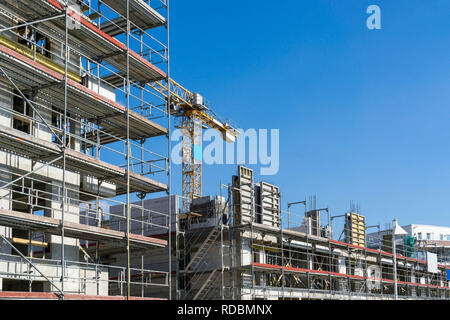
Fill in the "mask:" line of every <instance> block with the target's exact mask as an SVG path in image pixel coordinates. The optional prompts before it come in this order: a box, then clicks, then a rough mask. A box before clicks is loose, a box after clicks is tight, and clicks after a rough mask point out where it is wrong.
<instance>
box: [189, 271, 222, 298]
mask: <svg viewBox="0 0 450 320" xmlns="http://www.w3.org/2000/svg"><path fill="white" fill-rule="evenodd" d="M218 271H219V270H218V269H214V270H213V271H212V272H211V273H210V274H209V276H208V278H207V279H206V281H205V282H204V283H203V285H202V286H201V287H200V289H199V290H198V291H197V293H196V294H195V296H194V298H193V300H204V299H205V298H206V296H207V294H208V292H209V290H210V289H211V287H212V285H213V284H214V282H215V281H216V280H217V278H216V274H217V272H218Z"/></svg>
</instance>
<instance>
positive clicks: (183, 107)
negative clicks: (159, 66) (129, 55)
mask: <svg viewBox="0 0 450 320" xmlns="http://www.w3.org/2000/svg"><path fill="white" fill-rule="evenodd" d="M149 86H150V87H151V88H153V89H154V90H156V91H157V92H159V93H160V94H162V95H163V96H164V97H166V99H167V98H168V97H169V93H170V100H171V101H170V102H171V111H170V112H171V114H173V115H174V116H176V117H180V118H181V129H182V133H183V141H182V193H183V210H184V211H185V212H187V211H189V204H190V203H191V201H192V200H193V199H196V198H200V197H201V196H202V160H203V159H202V129H203V127H204V126H207V127H210V128H213V129H215V130H217V131H219V132H220V133H221V134H222V137H223V139H224V140H225V141H227V142H231V143H233V142H235V141H236V138H237V137H238V135H239V132H238V131H237V130H236V129H235V128H233V127H232V126H231V125H229V124H227V123H224V122H222V121H221V120H219V119H218V117H217V116H216V115H215V113H214V112H213V111H212V110H210V109H209V108H208V107H207V106H206V104H205V103H204V101H203V98H202V96H201V95H200V94H198V93H192V92H190V91H189V90H187V89H185V88H184V87H182V86H181V85H179V84H178V83H177V82H175V81H174V80H172V79H171V80H170V81H169V83H168V85H167V82H165V81H157V82H153V83H150V84H149Z"/></svg>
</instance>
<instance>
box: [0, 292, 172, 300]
mask: <svg viewBox="0 0 450 320" xmlns="http://www.w3.org/2000/svg"><path fill="white" fill-rule="evenodd" d="M8 299H11V300H58V299H59V295H58V294H57V293H52V292H24V291H0V300H8ZM64 300H114V301H116V300H127V297H123V296H94V295H84V294H73V293H66V294H64ZM130 300H167V299H161V298H147V297H130Z"/></svg>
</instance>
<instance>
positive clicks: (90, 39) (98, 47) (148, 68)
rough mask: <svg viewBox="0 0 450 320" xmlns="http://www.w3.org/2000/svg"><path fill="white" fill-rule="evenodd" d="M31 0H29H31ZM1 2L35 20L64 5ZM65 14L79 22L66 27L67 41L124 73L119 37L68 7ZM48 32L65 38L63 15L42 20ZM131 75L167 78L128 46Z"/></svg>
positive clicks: (48, 0)
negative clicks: (61, 17) (112, 35)
mask: <svg viewBox="0 0 450 320" xmlns="http://www.w3.org/2000/svg"><path fill="white" fill-rule="evenodd" d="M30 2H31V3H30ZM3 5H4V6H7V8H8V10H13V12H15V14H17V15H18V16H19V17H20V18H21V19H24V20H25V21H36V20H38V19H40V18H42V17H47V16H49V15H51V14H58V13H59V14H61V13H63V10H64V8H63V6H62V5H61V4H60V3H59V2H58V1H56V0H26V1H25V0H14V1H13V0H5V3H4V4H3ZM68 15H69V16H70V17H71V18H73V19H74V20H75V21H76V22H77V23H79V25H77V27H76V28H75V27H71V28H70V29H69V42H70V45H71V46H72V47H74V48H75V49H76V50H78V51H79V52H81V53H82V54H84V55H86V56H87V57H88V58H91V59H97V60H98V61H104V62H106V63H108V64H109V65H111V66H113V67H114V68H115V69H117V70H118V72H120V73H126V49H127V48H126V46H125V45H124V44H123V43H122V42H120V41H119V40H117V39H115V38H113V37H111V36H110V35H108V34H106V33H105V32H103V31H102V30H100V29H99V28H98V27H97V26H96V25H95V24H94V23H93V22H92V21H90V20H89V19H88V18H86V17H85V16H83V15H80V14H79V13H77V12H75V11H74V10H71V9H69V10H68ZM41 26H42V27H43V26H45V27H46V28H47V29H48V32H49V33H51V34H52V35H53V36H54V37H57V38H58V40H59V41H64V34H65V31H64V30H65V23H64V20H63V19H53V20H49V21H46V22H43V23H42V24H41ZM128 52H129V55H130V65H129V74H130V79H131V80H132V81H135V82H143V83H148V82H154V81H158V80H163V79H165V78H166V74H165V72H163V71H162V70H160V69H159V68H157V67H156V66H155V65H153V64H152V63H151V62H150V61H148V60H146V59H145V58H143V57H142V56H140V55H139V54H137V53H136V52H134V51H133V50H129V51H128Z"/></svg>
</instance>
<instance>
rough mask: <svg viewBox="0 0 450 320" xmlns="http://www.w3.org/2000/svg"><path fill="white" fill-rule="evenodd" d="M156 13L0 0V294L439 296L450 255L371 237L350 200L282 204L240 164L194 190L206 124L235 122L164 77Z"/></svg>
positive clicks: (136, 0) (51, 0)
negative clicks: (174, 179) (177, 187)
mask: <svg viewBox="0 0 450 320" xmlns="http://www.w3.org/2000/svg"><path fill="white" fill-rule="evenodd" d="M168 12H169V4H168V0H154V1H149V0H145V1H144V0H83V1H75V0H73V1H69V2H67V1H65V0H64V1H63V0H3V1H1V2H0V298H2V299H30V298H31V299H154V298H157V299H193V300H203V299H449V298H450V282H449V281H450V271H449V270H450V265H448V264H447V263H446V262H448V261H449V259H448V257H444V256H437V255H436V254H434V253H433V252H436V251H432V250H430V249H429V248H428V247H426V246H421V245H417V244H416V243H415V239H414V238H413V237H404V236H396V235H395V231H392V232H384V233H383V232H380V228H379V226H378V232H377V233H371V234H370V235H369V234H368V233H367V232H366V230H367V229H368V228H371V227H373V226H369V225H368V224H367V221H366V218H365V217H364V216H363V215H362V214H361V213H360V212H359V210H357V209H356V208H351V209H350V210H349V211H348V212H346V213H342V214H340V215H337V216H332V215H331V214H330V209H329V208H317V206H316V203H315V202H316V201H315V198H310V199H309V200H308V201H306V200H305V201H299V202H295V203H289V204H288V207H287V211H286V210H283V209H282V197H281V194H282V193H281V190H280V188H279V187H278V186H276V185H274V184H273V183H269V182H264V181H263V182H256V181H255V179H254V175H253V171H252V170H251V169H249V168H245V167H242V166H240V167H238V173H237V175H236V176H233V177H232V178H231V179H230V183H229V184H227V185H221V195H220V196H216V197H209V196H207V197H202V190H201V157H199V156H198V155H197V153H198V152H199V150H200V153H201V129H202V127H203V125H207V126H209V127H211V128H214V129H216V130H218V131H220V132H222V133H223V136H224V139H225V140H227V141H234V139H235V137H236V132H235V131H234V130H233V129H232V128H231V127H230V126H229V125H227V124H226V123H225V122H220V121H218V120H217V119H216V118H215V117H212V116H211V114H208V113H207V109H208V108H206V107H205V105H204V103H203V102H202V101H201V100H202V99H201V97H200V96H199V95H193V94H191V93H190V92H188V91H187V90H186V89H184V88H182V87H181V86H179V85H178V84H177V83H175V82H174V81H173V80H172V79H170V63H169V14H168ZM179 110H181V111H179ZM178 112H184V118H183V119H182V120H183V121H182V125H181V126H182V127H184V129H186V130H185V132H187V133H188V135H189V137H187V139H186V140H183V185H182V188H183V195H182V196H177V195H172V194H171V188H170V181H171V177H170V174H171V169H170V162H171V161H170V160H171V159H170V141H169V137H170V133H171V126H173V124H172V123H171V118H172V117H171V114H175V113H178ZM296 205H297V206H296ZM302 205H303V206H304V209H305V210H304V212H303V211H302V212H301V214H298V212H299V211H298V210H296V209H298V208H299V207H300V208H301V206H302ZM296 212H297V213H296ZM339 218H342V220H343V222H344V223H345V227H344V229H343V231H342V233H341V234H340V235H341V236H339V237H336V236H337V235H339V233H338V232H335V230H333V221H335V219H339ZM392 229H393V230H394V229H395V228H394V227H392ZM341 238H342V239H341ZM439 252H441V251H439ZM442 252H444V253H443V254H444V255H445V254H446V253H445V252H448V250H447V251H442Z"/></svg>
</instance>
